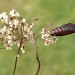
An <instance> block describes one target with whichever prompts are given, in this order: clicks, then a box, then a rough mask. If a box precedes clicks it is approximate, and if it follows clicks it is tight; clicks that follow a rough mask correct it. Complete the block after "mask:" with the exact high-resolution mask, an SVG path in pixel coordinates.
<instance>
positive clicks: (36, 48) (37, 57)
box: [35, 44, 40, 75]
mask: <svg viewBox="0 0 75 75" xmlns="http://www.w3.org/2000/svg"><path fill="white" fill-rule="evenodd" d="M35 50H36V60H37V62H38V68H37V71H36V73H35V75H38V73H39V71H40V60H39V55H38V46H37V45H36V44H35Z"/></svg>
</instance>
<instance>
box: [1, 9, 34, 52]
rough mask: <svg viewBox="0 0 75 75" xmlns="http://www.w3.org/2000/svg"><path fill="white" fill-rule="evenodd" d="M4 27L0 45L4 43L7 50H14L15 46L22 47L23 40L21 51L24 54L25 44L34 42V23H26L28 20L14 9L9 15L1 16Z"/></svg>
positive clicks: (3, 14) (2, 27)
mask: <svg viewBox="0 0 75 75" xmlns="http://www.w3.org/2000/svg"><path fill="white" fill-rule="evenodd" d="M0 20H1V22H2V26H1V27H0V43H3V44H4V46H5V47H6V49H7V50H8V49H10V50H11V49H12V48H11V47H12V46H13V45H14V44H17V45H18V47H19V46H20V40H21V39H23V43H22V47H21V50H22V52H23V53H24V52H25V51H24V43H26V42H28V41H31V40H33V35H34V23H33V22H32V21H30V22H29V23H26V19H24V18H23V17H21V16H20V15H19V13H18V12H17V11H16V10H14V9H12V10H11V11H10V12H9V14H8V15H7V14H6V12H3V13H2V14H0Z"/></svg>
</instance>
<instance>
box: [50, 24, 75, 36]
mask: <svg viewBox="0 0 75 75" xmlns="http://www.w3.org/2000/svg"><path fill="white" fill-rule="evenodd" d="M72 33H75V24H72V23H68V24H64V25H61V26H60V27H57V28H54V29H52V30H51V31H50V35H52V36H64V35H69V34H72Z"/></svg>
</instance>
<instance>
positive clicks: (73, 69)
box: [0, 0, 75, 75]
mask: <svg viewBox="0 0 75 75" xmlns="http://www.w3.org/2000/svg"><path fill="white" fill-rule="evenodd" d="M11 9H15V10H17V11H18V12H19V13H20V15H21V16H23V17H24V18H26V20H27V21H28V20H30V19H31V18H33V17H38V18H39V20H38V21H37V22H35V25H36V26H35V27H36V33H38V32H40V31H41V29H42V28H43V27H50V28H51V29H52V28H55V27H57V26H60V25H62V24H65V23H75V0H0V13H2V12H4V11H6V12H7V13H8V12H9V11H10V10H11ZM40 37H41V36H39V38H38V41H37V43H38V46H39V58H40V62H41V70H40V72H39V75H75V34H71V35H67V36H63V37H58V39H59V40H58V42H57V43H56V44H52V45H50V46H48V47H46V46H44V42H43V41H42V39H41V38H40ZM0 47H3V46H0ZM16 51H17V47H16V46H14V47H13V50H12V51H6V50H5V49H0V75H12V72H13V67H14V60H15V55H16ZM36 70H37V62H36V58H35V50H34V47H33V46H32V45H27V46H26V53H25V54H21V56H20V58H19V60H18V64H17V69H16V74H15V75H34V74H35V72H36Z"/></svg>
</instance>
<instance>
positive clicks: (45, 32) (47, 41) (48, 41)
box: [41, 28, 58, 46]
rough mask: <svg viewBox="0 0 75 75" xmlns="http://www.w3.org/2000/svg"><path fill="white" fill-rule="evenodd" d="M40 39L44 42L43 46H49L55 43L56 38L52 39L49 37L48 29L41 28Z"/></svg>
mask: <svg viewBox="0 0 75 75" xmlns="http://www.w3.org/2000/svg"><path fill="white" fill-rule="evenodd" d="M41 38H42V39H43V40H44V44H45V46H49V45H50V44H52V43H56V42H57V40H58V39H57V37H53V36H51V35H50V31H49V29H48V28H43V29H42V31H41Z"/></svg>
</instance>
